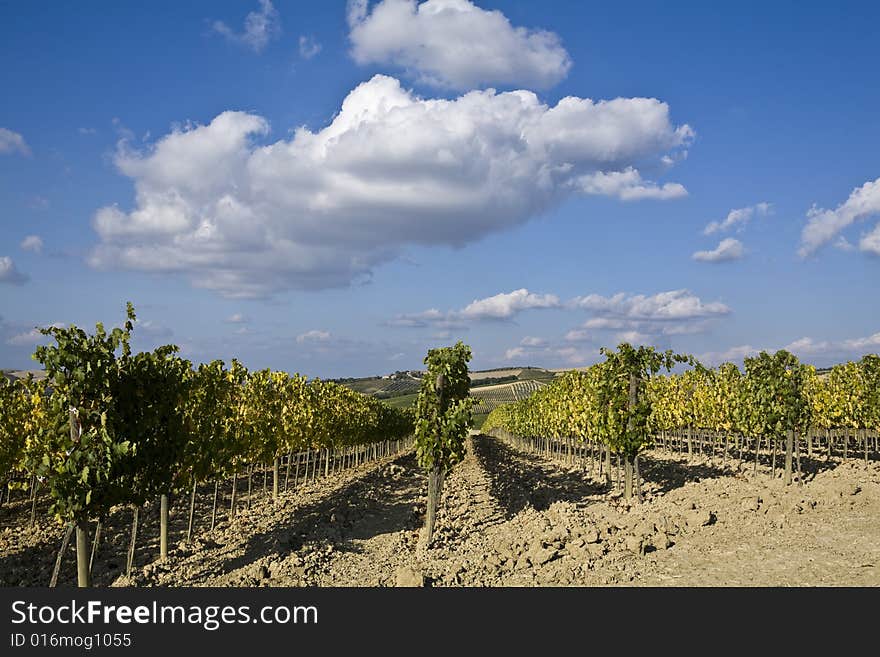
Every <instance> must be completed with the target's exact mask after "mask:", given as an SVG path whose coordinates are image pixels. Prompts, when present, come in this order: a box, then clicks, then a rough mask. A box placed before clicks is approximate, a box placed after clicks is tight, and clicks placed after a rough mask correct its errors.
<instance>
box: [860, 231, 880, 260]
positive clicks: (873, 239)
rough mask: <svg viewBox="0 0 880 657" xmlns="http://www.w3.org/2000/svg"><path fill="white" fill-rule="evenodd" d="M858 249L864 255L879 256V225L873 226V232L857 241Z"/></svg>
mask: <svg viewBox="0 0 880 657" xmlns="http://www.w3.org/2000/svg"><path fill="white" fill-rule="evenodd" d="M859 249H860V250H862V251H864V252H865V253H870V254H872V255H875V256H880V223H878V224H877V225H876V226H874V230H872V231H871V232H869V233H865V234H864V235H862V239H860V240H859Z"/></svg>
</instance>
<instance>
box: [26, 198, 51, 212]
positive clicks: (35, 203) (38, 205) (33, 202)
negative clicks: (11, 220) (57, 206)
mask: <svg viewBox="0 0 880 657" xmlns="http://www.w3.org/2000/svg"><path fill="white" fill-rule="evenodd" d="M27 205H28V207H29V208H30V209H31V210H48V209H49V207H50V206H51V205H52V203H51V202H50V201H49V199H47V198H45V197H43V196H34V197H32V198H30V199H28V202H27Z"/></svg>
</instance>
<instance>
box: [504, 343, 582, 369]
mask: <svg viewBox="0 0 880 657" xmlns="http://www.w3.org/2000/svg"><path fill="white" fill-rule="evenodd" d="M598 356H599V352H598V351H597V350H595V349H589V350H585V349H581V348H578V347H574V346H572V345H558V344H553V343H551V342H545V343H544V344H542V345H540V346H524V345H520V346H517V347H511V348H510V349H507V350H505V352H504V355H503V357H502V358H501V360H502V361H504V362H508V363H518V364H521V365H539V366H545V367H551V366H554V365H564V366H573V367H575V366H579V365H583V364H585V363H587V362H590V361H595V360H597V359H598Z"/></svg>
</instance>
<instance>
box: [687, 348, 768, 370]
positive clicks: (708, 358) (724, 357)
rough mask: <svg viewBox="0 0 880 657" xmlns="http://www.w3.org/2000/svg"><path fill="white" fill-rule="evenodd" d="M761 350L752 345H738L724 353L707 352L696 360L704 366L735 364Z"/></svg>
mask: <svg viewBox="0 0 880 657" xmlns="http://www.w3.org/2000/svg"><path fill="white" fill-rule="evenodd" d="M760 351H761V350H760V349H758V348H757V347H753V346H752V345H748V344H745V345H738V346H736V347H730V348H729V349H726V350H724V351H709V352H706V353H703V354H700V355H699V356H698V357H697V358H698V359H699V360H700V362H702V363H704V364H706V365H713V366H714V365H719V364H721V363H737V362H739V361H741V360H743V359H744V358H750V357H752V356H756V355H757V354H758V353H759V352H760Z"/></svg>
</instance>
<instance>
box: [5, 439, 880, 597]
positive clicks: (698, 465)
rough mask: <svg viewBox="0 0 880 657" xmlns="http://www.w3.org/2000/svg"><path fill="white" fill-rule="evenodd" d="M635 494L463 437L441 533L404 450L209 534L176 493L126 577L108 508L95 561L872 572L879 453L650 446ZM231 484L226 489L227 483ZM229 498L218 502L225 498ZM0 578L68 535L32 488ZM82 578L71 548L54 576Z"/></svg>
mask: <svg viewBox="0 0 880 657" xmlns="http://www.w3.org/2000/svg"><path fill="white" fill-rule="evenodd" d="M641 462H642V474H643V476H644V478H645V482H644V486H643V490H644V492H645V500H644V501H643V502H642V503H634V504H625V503H624V502H623V500H622V499H621V497H620V495H619V494H618V493H617V492H616V491H614V490H609V489H608V487H607V486H606V485H605V483H604V481H602V480H600V479H598V478H597V477H595V476H594V475H596V474H597V473H595V472H593V473H588V472H586V471H584V470H583V468H581V467H579V466H571V465H563V464H560V463H557V462H553V461H549V460H547V459H544V458H542V457H540V456H537V455H534V454H528V453H524V452H520V451H518V450H516V449H514V448H512V447H510V446H509V445H507V444H506V443H504V442H502V441H501V440H499V439H497V438H494V437H490V436H485V435H479V436H474V437H472V438H471V439H469V449H468V456H467V458H466V460H465V461H464V462H463V463H461V464H460V465H459V466H457V467H456V468H455V470H454V471H453V472H452V473H451V474H450V475H449V477H448V478H447V480H446V482H445V484H444V490H443V499H442V503H441V510H440V512H439V516H438V525H437V532H436V540H435V542H434V544H433V545H432V547H431V548H430V549H428V550H426V551H424V550H420V549H419V548H418V538H419V531H420V528H421V525H422V523H423V518H424V510H425V497H424V495H425V491H426V488H427V485H426V478H425V476H424V475H423V473H422V472H421V471H420V470H419V469H418V468H417V466H416V463H415V457H414V455H413V454H412V453H411V452H410V453H408V454H404V455H402V456H399V457H396V458H395V457H390V458H387V459H384V460H382V461H379V462H376V463H370V464H366V465H364V466H361V467H360V468H357V469H355V470H352V471H348V472H345V473H341V474H337V475H334V476H331V477H329V478H328V479H326V480H318V481H317V482H314V483H311V484H306V485H303V486H301V487H300V488H298V489H296V490H291V491H288V492H287V493H284V494H282V497H281V499H280V500H279V501H278V502H276V503H273V502H272V501H271V500H270V499H268V498H267V497H264V496H263V495H262V487H261V486H262V481H261V480H260V481H259V482H257V483H258V484H259V486H257V487H256V490H255V493H254V499H253V502H252V504H251V508H250V509H249V510H248V509H246V508H242V509H241V510H240V512H239V514H238V515H237V516H236V518H235V519H234V520H233V521H232V523H230V522H229V521H228V520H227V517H226V512H225V510H221V511H220V513H219V516H218V517H219V519H220V520H219V522H218V524H217V526H216V527H215V529H214V530H213V531H208V527H209V523H210V512H211V508H210V507H211V494H212V493H213V488H210V489H209V488H206V489H204V490H202V491H200V493H199V504H198V507H197V508H198V515H197V523H196V526H197V530H198V534H197V537H196V539H195V540H194V541H193V542H192V543H189V544H187V543H186V542H185V541H183V540H181V539H182V538H183V536H184V534H185V523H186V514H187V507H188V503H189V499H188V496H184V497H182V498H181V499H178V500H175V501H174V504H173V506H172V517H171V523H172V527H171V536H172V537H173V539H174V540H173V541H172V550H171V554H170V558H169V560H168V561H167V562H166V563H158V562H157V561H155V559H156V557H157V556H158V512H157V509H156V508H155V507H148V508H146V509H145V510H144V511H143V512H142V514H141V529H140V535H141V541H140V542H139V545H138V551H137V555H136V559H135V563H136V569H135V572H133V574H132V578H131V579H128V578H126V577H125V576H124V574H123V572H124V567H125V566H124V564H125V552H126V547H127V542H128V536H129V531H130V525H129V523H130V520H131V512H130V511H129V510H127V509H121V510H119V511H118V512H117V513H115V514H114V515H113V516H112V517H111V519H110V520H109V522H108V523H107V526H106V527H105V530H104V532H103V538H102V542H101V544H100V546H99V549H98V552H97V555H96V558H95V565H94V568H93V579H94V583H95V584H96V585H98V586H132V585H134V586H878V585H880V561H878V560H880V550H878V548H877V545H878V543H880V462H878V461H877V460H873V461H870V462H869V463H868V464H867V465H866V464H865V463H864V462H863V461H861V460H859V459H849V460H848V461H847V462H841V461H840V460H839V459H832V460H831V461H830V462H825V461H824V460H823V459H804V463H803V467H804V482H803V484H802V485H799V484H797V483H795V484H793V485H791V486H788V487H786V486H783V484H782V480H781V478H779V477H776V478H775V479H771V477H770V475H769V474H768V471H767V469H766V468H764V467H763V466H762V468H761V469H760V470H759V472H758V474H757V475H755V474H753V473H752V465H751V463H748V464H743V465H742V466H738V465H737V463H736V462H735V461H733V462H732V461H730V460H728V461H727V463H725V464H724V465H722V464H721V463H720V462H719V461H718V459H716V460H715V461H714V462H710V461H708V460H700V461H694V462H691V463H688V462H687V461H686V459H685V458H683V457H678V456H677V455H672V454H669V453H667V452H662V451H653V452H649V453H648V454H647V455H645V456H644V457H643V458H642V459H641ZM224 492H225V494H226V495H228V491H224ZM227 499H228V498H227ZM0 523H2V525H0V526H3V527H4V529H3V530H2V531H0V584H2V585H5V586H45V585H46V584H48V582H49V579H50V577H51V572H52V568H53V566H54V563H55V558H56V555H57V550H58V547H59V546H60V543H61V537H62V534H63V531H62V529H61V528H60V527H58V526H57V525H54V524H52V523H50V522H49V521H41V522H40V523H38V525H37V527H35V528H34V529H30V528H29V527H28V524H29V510H28V505H27V503H26V502H24V501H22V502H20V503H18V505H17V506H16V504H15V503H13V504H12V505H11V506H6V507H5V508H4V509H2V510H0ZM74 578H75V557H74V553H73V548H72V546H71V547H69V548H68V550H67V552H66V554H65V555H64V561H63V564H62V575H61V578H60V580H59V583H60V584H61V585H71V584H73V583H74Z"/></svg>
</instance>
